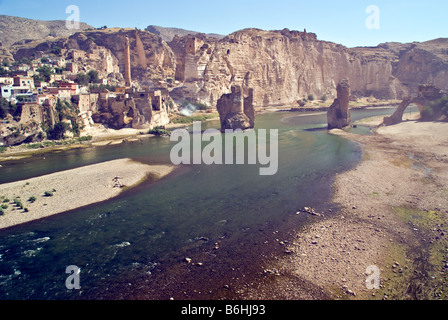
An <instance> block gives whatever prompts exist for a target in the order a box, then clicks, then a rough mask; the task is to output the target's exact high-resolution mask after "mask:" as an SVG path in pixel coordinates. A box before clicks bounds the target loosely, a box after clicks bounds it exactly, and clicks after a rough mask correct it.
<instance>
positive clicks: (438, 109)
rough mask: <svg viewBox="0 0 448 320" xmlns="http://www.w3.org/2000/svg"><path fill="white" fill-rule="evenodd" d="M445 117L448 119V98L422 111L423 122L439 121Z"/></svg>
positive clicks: (435, 102)
mask: <svg viewBox="0 0 448 320" xmlns="http://www.w3.org/2000/svg"><path fill="white" fill-rule="evenodd" d="M443 116H444V117H447V118H448V96H446V97H443V98H442V99H439V100H437V101H433V102H431V103H430V104H429V105H428V106H426V107H425V108H424V109H423V111H422V120H423V121H432V120H438V119H440V118H441V117H443Z"/></svg>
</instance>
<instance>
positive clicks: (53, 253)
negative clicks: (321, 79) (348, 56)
mask: <svg viewBox="0 0 448 320" xmlns="http://www.w3.org/2000/svg"><path fill="white" fill-rule="evenodd" d="M393 111H394V109H384V108H382V109H369V110H358V111H352V118H353V120H357V119H361V118H365V117H370V116H374V115H383V114H391V113H392V112H393ZM325 123H326V114H325V113H290V112H285V113H269V114H262V115H259V116H258V117H257V119H256V129H278V130H279V165H278V172H277V174H276V175H274V176H260V175H259V168H260V166H258V165H211V166H207V165H189V166H183V167H180V168H179V169H178V170H177V171H175V173H173V174H172V175H170V176H168V177H166V178H164V179H162V180H159V181H157V182H155V183H154V182H147V183H143V184H142V185H140V186H138V187H137V188H135V189H133V190H129V191H126V192H125V193H123V194H122V195H120V196H119V197H118V198H115V199H112V200H109V201H106V202H103V203H100V204H95V205H91V206H88V207H85V208H81V209H77V210H74V211H71V212H68V213H64V214H60V215H57V216H53V217H50V218H46V219H42V220H39V221H35V222H31V223H27V224H24V225H20V226H16V227H13V228H10V229H6V230H0V239H1V242H0V299H169V298H176V299H195V298H201V299H203V298H205V299H219V298H234V295H235V292H234V291H232V290H231V288H232V286H233V285H232V284H235V286H236V284H238V285H240V284H241V283H244V281H249V280H248V279H252V280H253V277H251V274H254V273H257V272H260V270H261V269H260V268H261V267H262V265H263V262H265V260H264V259H266V257H268V256H269V253H268V251H269V250H270V249H269V246H264V245H263V244H266V241H267V240H266V239H268V238H270V237H276V236H277V237H278V232H279V231H280V232H282V231H281V230H288V229H294V228H296V227H300V225H303V224H305V223H307V222H308V221H309V218H308V217H304V216H300V217H299V216H297V215H295V213H296V212H297V210H298V209H300V208H303V207H304V206H311V207H315V208H317V209H319V210H325V209H326V208H329V207H331V206H332V204H331V184H332V180H333V177H334V175H335V173H337V172H341V171H344V170H347V169H350V168H351V167H353V166H354V165H356V164H357V163H358V162H359V160H360V157H361V152H360V149H359V147H358V146H357V145H356V144H354V143H352V142H350V141H347V140H345V139H343V138H341V137H337V136H333V135H329V134H328V133H327V131H326V130H320V129H324V128H325ZM208 128H219V122H218V121H211V122H207V123H206V124H203V126H202V129H203V130H205V129H208ZM355 130H357V131H358V132H359V133H363V134H368V131H369V130H368V129H366V128H362V127H361V128H357V129H355ZM174 144H175V143H174V142H170V140H169V138H164V137H160V138H147V139H145V140H143V141H140V142H129V143H123V144H119V145H114V146H104V147H97V148H87V149H77V150H69V151H64V152H58V153H52V154H45V155H44V156H39V157H36V158H32V159H27V160H21V161H15V162H10V163H5V164H4V165H3V167H2V168H1V169H0V183H5V182H10V181H15V180H21V179H26V178H30V177H34V176H39V175H43V174H48V173H51V172H55V171H60V170H66V169H71V168H75V167H80V166H84V165H89V164H93V163H98V162H102V161H107V160H113V159H118V158H125V157H126V158H128V157H130V158H134V159H136V160H139V161H142V162H145V163H157V164H163V163H170V159H169V153H170V150H171V148H172V147H173V145H174ZM292 217H294V220H291V219H292ZM291 221H294V222H293V223H294V224H295V225H294V226H291V225H290V224H291ZM185 258H190V259H191V262H190V263H188V262H187V260H186V259H185ZM198 262H200V263H199V264H198ZM71 265H75V266H78V267H79V268H80V270H81V272H80V274H79V275H80V277H79V279H80V285H81V289H80V290H76V289H75V290H68V289H67V288H66V279H67V277H68V276H69V274H67V273H66V268H67V266H71ZM246 277H247V278H246ZM245 278H246V279H245ZM252 280H251V281H252ZM229 284H230V287H229Z"/></svg>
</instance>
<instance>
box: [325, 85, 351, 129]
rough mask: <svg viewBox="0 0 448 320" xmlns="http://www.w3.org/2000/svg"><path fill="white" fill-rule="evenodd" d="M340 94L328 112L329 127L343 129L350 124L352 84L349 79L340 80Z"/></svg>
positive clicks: (338, 88) (338, 91)
mask: <svg viewBox="0 0 448 320" xmlns="http://www.w3.org/2000/svg"><path fill="white" fill-rule="evenodd" d="M336 90H337V93H338V96H337V98H336V99H335V100H334V102H333V104H332V105H331V106H330V109H329V110H328V112H327V121H328V129H329V130H331V129H343V128H344V127H347V126H348V125H350V110H349V101H350V84H349V82H348V79H344V80H342V81H341V82H339V84H338V86H337V89H336Z"/></svg>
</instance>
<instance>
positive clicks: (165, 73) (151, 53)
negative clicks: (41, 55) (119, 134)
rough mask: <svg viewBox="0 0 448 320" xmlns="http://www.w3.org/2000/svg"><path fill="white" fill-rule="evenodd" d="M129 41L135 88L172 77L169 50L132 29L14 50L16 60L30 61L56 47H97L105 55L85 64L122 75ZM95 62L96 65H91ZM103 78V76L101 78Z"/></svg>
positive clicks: (173, 66) (86, 33) (94, 32)
mask: <svg viewBox="0 0 448 320" xmlns="http://www.w3.org/2000/svg"><path fill="white" fill-rule="evenodd" d="M126 37H128V38H129V42H130V52H131V76H132V79H133V80H135V81H136V82H137V83H138V84H139V85H142V86H148V85H149V86H151V85H154V84H155V83H157V82H158V81H159V80H163V79H166V78H169V77H171V78H174V74H175V69H176V59H175V56H174V54H173V51H172V50H171V48H170V47H169V46H168V45H167V44H166V42H164V41H163V40H162V39H161V38H160V37H159V36H157V35H155V34H152V33H150V32H147V31H141V30H136V29H120V28H113V29H106V30H90V31H84V32H80V33H76V34H74V35H72V36H70V37H68V38H62V39H57V40H46V41H36V42H31V43H28V44H26V45H20V46H15V47H14V49H13V50H14V51H13V54H14V58H15V59H16V60H19V59H22V58H24V57H28V58H33V57H35V56H36V53H38V52H48V51H50V50H51V48H52V47H54V46H58V47H60V48H62V49H66V50H68V51H69V50H71V49H75V50H83V51H85V52H93V51H94V50H96V49H98V48H99V47H100V48H105V49H106V50H108V51H109V53H110V54H109V55H107V54H106V55H105V56H104V57H103V58H101V59H99V60H98V61H96V62H93V64H92V63H91V62H92V61H90V62H89V63H88V64H89V65H90V67H92V68H94V67H96V68H98V69H96V70H97V71H99V72H103V73H105V75H107V73H108V72H109V73H114V72H119V73H120V74H121V75H123V74H124V68H125V67H124V66H125V59H124V43H125V42H124V40H125V38H126ZM95 63H96V64H95ZM80 71H83V70H80ZM103 76H104V75H103Z"/></svg>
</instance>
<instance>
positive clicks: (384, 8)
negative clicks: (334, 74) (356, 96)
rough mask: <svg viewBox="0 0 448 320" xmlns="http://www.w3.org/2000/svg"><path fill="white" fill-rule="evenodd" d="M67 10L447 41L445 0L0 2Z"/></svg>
mask: <svg viewBox="0 0 448 320" xmlns="http://www.w3.org/2000/svg"><path fill="white" fill-rule="evenodd" d="M68 5H77V6H78V7H79V10H80V20H81V21H82V22H86V23H88V24H90V25H92V26H94V27H100V26H103V25H107V26H108V27H137V28H140V29H144V28H146V27H147V26H148V25H159V26H164V27H177V28H184V29H188V30H194V31H200V32H205V33H207V32H210V33H220V34H229V33H231V32H234V31H236V30H240V29H243V28H249V27H254V28H260V29H264V30H274V29H283V28H289V29H291V30H300V31H302V30H303V29H305V28H306V29H307V31H308V32H314V33H317V37H318V39H320V40H327V41H332V42H336V43H340V44H343V45H346V46H348V47H353V46H376V45H377V44H379V43H382V42H388V41H398V42H412V41H420V42H421V41H426V40H432V39H435V38H440V37H448V19H447V17H446V14H447V13H448V1H447V0H427V1H415V0H368V1H366V0H339V1H331V0H325V1H324V0H307V1H302V0H269V1H268V0H239V1H237V0H226V1H213V0H208V1H205V0H189V1H188V0H170V1H153V0H149V1H138V0H125V1H116V0H110V1H101V0H69V1H67V0H0V14H4V15H12V16H20V17H24V18H30V19H39V20H65V19H66V18H67V17H68V16H69V14H66V12H65V9H66V7H67V6H68ZM369 5H375V6H376V7H377V8H378V9H379V29H369V28H367V27H366V20H367V19H368V18H369V16H370V14H367V13H366V8H367V7H368V6H369Z"/></svg>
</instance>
